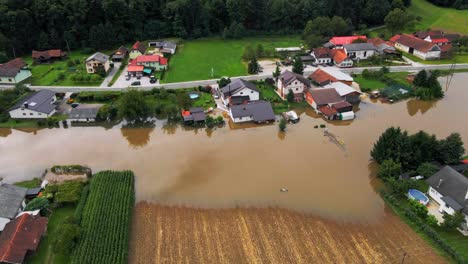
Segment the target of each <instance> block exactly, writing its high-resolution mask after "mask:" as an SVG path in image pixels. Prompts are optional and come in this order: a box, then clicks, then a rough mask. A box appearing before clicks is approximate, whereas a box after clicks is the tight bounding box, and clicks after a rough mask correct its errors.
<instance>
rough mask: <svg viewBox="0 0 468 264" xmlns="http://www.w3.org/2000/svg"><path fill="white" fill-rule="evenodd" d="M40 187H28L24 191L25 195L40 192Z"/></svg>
mask: <svg viewBox="0 0 468 264" xmlns="http://www.w3.org/2000/svg"><path fill="white" fill-rule="evenodd" d="M41 190H42V188H40V187H38V188H29V189H28V190H27V191H26V196H31V195H38V194H39V193H40V192H41Z"/></svg>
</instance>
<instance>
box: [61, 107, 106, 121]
mask: <svg viewBox="0 0 468 264" xmlns="http://www.w3.org/2000/svg"><path fill="white" fill-rule="evenodd" d="M98 112H99V107H80V106H78V107H77V108H73V109H72V110H71V111H70V115H69V117H68V118H69V119H86V118H89V119H94V118H96V116H97V114H98Z"/></svg>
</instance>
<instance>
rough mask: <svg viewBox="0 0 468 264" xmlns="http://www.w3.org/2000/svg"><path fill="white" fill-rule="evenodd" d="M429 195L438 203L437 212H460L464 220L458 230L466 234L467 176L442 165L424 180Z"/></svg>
mask: <svg viewBox="0 0 468 264" xmlns="http://www.w3.org/2000/svg"><path fill="white" fill-rule="evenodd" d="M426 182H427V183H428V184H429V186H430V187H429V191H428V193H429V196H430V197H431V198H432V199H433V200H434V201H435V202H436V203H437V204H438V205H439V212H441V213H443V214H450V215H453V214H455V212H460V213H462V214H463V215H464V216H465V221H464V223H462V225H461V226H460V228H459V230H460V231H461V232H462V233H464V234H466V235H468V178H467V177H465V176H464V175H463V174H460V173H459V172H457V171H456V170H454V169H453V168H452V167H450V166H444V167H443V168H442V169H440V170H439V171H438V172H437V173H436V174H434V175H432V176H431V177H430V178H429V179H427V180H426Z"/></svg>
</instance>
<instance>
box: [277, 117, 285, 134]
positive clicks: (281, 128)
mask: <svg viewBox="0 0 468 264" xmlns="http://www.w3.org/2000/svg"><path fill="white" fill-rule="evenodd" d="M278 127H279V130H280V131H281V132H284V131H286V120H285V119H284V118H281V120H280V122H279V124H278Z"/></svg>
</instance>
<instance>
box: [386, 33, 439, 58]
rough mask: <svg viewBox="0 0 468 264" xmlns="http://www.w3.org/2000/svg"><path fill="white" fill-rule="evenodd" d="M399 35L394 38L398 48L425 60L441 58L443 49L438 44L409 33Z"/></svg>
mask: <svg viewBox="0 0 468 264" xmlns="http://www.w3.org/2000/svg"><path fill="white" fill-rule="evenodd" d="M397 36H398V37H393V38H392V39H393V40H394V41H395V48H396V49H397V50H401V51H403V52H406V53H409V54H412V55H414V56H416V57H418V58H420V59H423V60H431V59H440V57H441V52H442V50H441V48H440V47H439V46H438V45H437V44H434V43H431V42H428V41H425V40H422V39H419V38H417V37H414V36H411V35H408V34H403V35H397Z"/></svg>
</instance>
